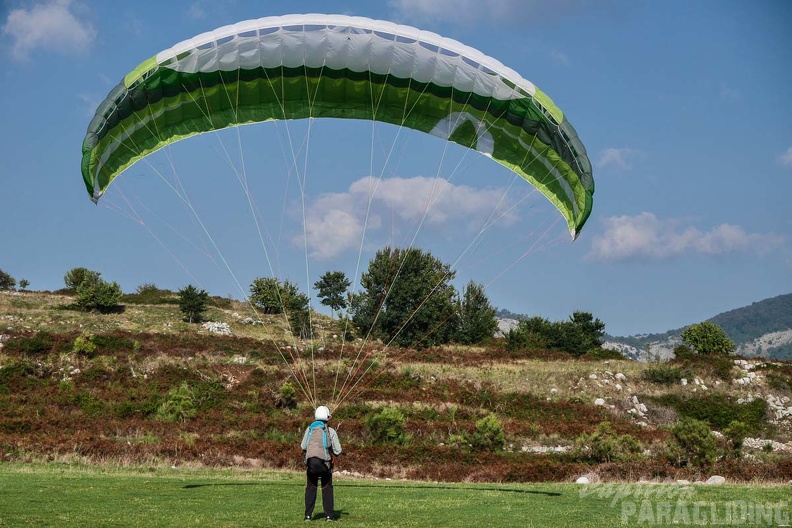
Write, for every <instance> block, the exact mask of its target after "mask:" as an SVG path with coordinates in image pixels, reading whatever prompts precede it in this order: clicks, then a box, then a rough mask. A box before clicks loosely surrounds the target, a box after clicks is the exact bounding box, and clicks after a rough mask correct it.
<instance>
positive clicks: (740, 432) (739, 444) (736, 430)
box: [723, 420, 751, 458]
mask: <svg viewBox="0 0 792 528" xmlns="http://www.w3.org/2000/svg"><path fill="white" fill-rule="evenodd" d="M750 430H751V428H750V427H749V426H748V425H747V424H745V423H743V422H739V421H737V420H735V421H733V422H731V423H730V424H729V427H727V428H726V429H724V430H723V436H725V437H726V440H727V441H728V443H729V452H728V453H727V454H728V455H730V456H733V457H734V458H740V456H741V455H742V448H743V442H744V441H745V437H746V436H748V433H749V432H750Z"/></svg>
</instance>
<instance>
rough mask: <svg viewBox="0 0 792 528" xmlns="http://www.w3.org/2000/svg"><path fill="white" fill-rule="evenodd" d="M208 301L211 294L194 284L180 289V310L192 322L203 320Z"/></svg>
mask: <svg viewBox="0 0 792 528" xmlns="http://www.w3.org/2000/svg"><path fill="white" fill-rule="evenodd" d="M208 301H209V294H208V293H206V291H204V290H198V289H197V288H196V287H195V286H193V285H192V284H190V285H189V286H186V287H185V288H182V289H181V290H179V310H181V313H183V314H184V317H185V318H186V319H187V320H188V321H189V322H190V323H192V322H193V321H195V322H200V321H201V319H202V318H203V317H202V316H203V313H204V312H205V311H206V303H207V302H208Z"/></svg>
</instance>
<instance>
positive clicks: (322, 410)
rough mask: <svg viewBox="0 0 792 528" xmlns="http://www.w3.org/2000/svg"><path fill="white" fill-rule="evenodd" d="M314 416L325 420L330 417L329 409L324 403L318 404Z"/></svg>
mask: <svg viewBox="0 0 792 528" xmlns="http://www.w3.org/2000/svg"><path fill="white" fill-rule="evenodd" d="M314 418H316V419H317V420H321V421H323V422H326V421H327V420H329V419H330V409H328V408H327V407H325V406H324V405H320V406H319V407H317V408H316V412H315V413H314Z"/></svg>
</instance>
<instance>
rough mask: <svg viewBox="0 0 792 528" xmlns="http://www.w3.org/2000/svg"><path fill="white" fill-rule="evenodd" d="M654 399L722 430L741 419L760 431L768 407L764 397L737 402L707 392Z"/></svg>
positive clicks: (660, 403)
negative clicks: (696, 395) (689, 395)
mask: <svg viewBox="0 0 792 528" xmlns="http://www.w3.org/2000/svg"><path fill="white" fill-rule="evenodd" d="M651 399H652V400H653V401H655V402H656V403H658V404H659V405H665V406H668V407H673V408H674V410H676V411H677V413H679V414H680V415H681V416H683V417H685V418H694V419H696V420H700V421H703V422H705V423H708V424H709V425H710V426H711V427H714V428H716V429H721V430H722V429H724V428H726V427H728V426H729V424H730V423H732V422H733V421H740V422H743V423H745V424H746V425H747V426H748V427H750V430H751V431H758V430H760V429H761V428H762V425H763V423H764V416H765V412H766V410H767V402H765V401H764V400H763V399H761V398H757V399H755V400H753V401H750V402H746V403H737V402H736V401H733V400H732V399H730V398H729V397H728V396H726V395H724V394H707V395H704V396H698V397H694V398H681V397H679V396H676V395H672V394H667V395H665V396H660V397H656V398H651Z"/></svg>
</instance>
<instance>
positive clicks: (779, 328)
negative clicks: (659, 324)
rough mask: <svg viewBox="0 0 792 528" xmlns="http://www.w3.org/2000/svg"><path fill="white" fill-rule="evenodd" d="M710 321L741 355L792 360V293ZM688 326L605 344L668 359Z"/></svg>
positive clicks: (509, 316)
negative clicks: (732, 342) (721, 330)
mask: <svg viewBox="0 0 792 528" xmlns="http://www.w3.org/2000/svg"><path fill="white" fill-rule="evenodd" d="M496 316H497V317H498V319H499V320H500V321H501V328H508V327H509V326H511V325H512V324H516V322H517V321H518V320H519V319H521V318H522V317H524V316H521V315H519V314H515V313H512V312H509V311H508V310H503V309H501V310H499V311H498V312H497V313H496ZM708 321H711V322H713V323H715V324H717V325H718V326H720V327H721V328H723V330H724V332H726V334H727V335H728V336H729V337H730V338H731V340H732V341H734V344H735V345H737V350H736V353H737V354H738V355H741V356H748V357H764V358H768V359H781V360H792V293H789V294H786V295H779V296H778V297H772V298H770V299H765V300H764V301H759V302H755V303H753V304H751V305H750V306H745V307H743V308H737V309H736V310H730V311H728V312H723V313H721V314H718V315H716V316H715V317H712V318H711V319H708ZM697 322H698V321H697ZM691 324H692V323H691ZM685 328H686V327H683V328H678V329H676V330H669V331H667V332H665V333H662V334H644V335H637V336H629V337H616V336H611V335H606V336H605V340H604V341H605V345H604V346H605V348H610V349H613V350H619V351H620V352H622V353H623V354H624V355H625V356H627V357H630V358H632V359H637V360H642V361H648V360H652V359H667V358H670V357H672V356H673V350H674V347H676V346H678V345H680V344H682V339H681V338H680V337H679V336H680V335H681V334H682V331H683V330H684V329H685Z"/></svg>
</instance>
